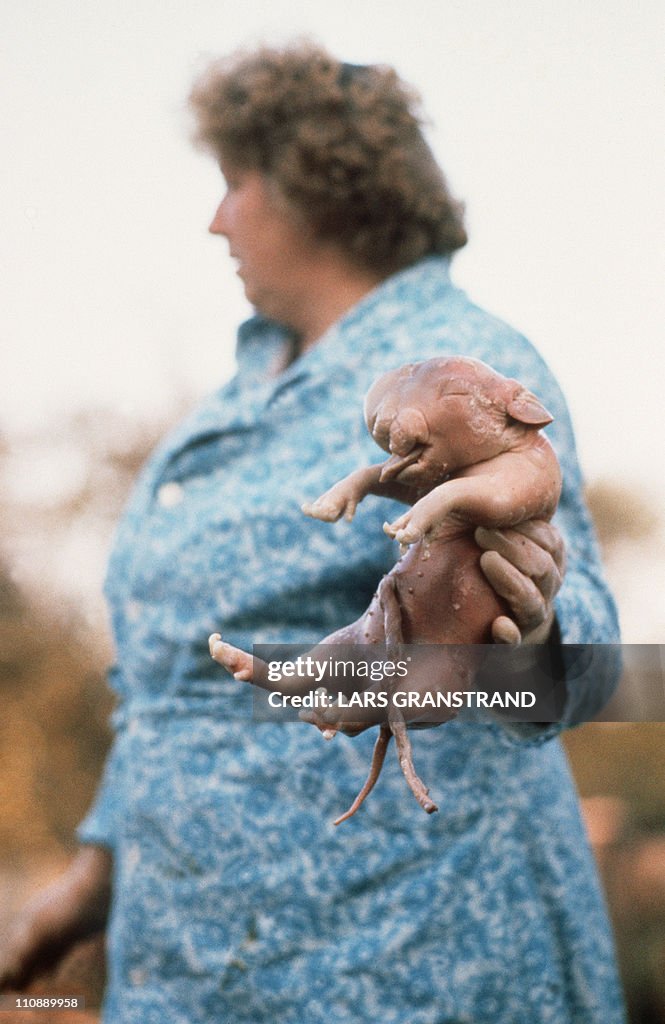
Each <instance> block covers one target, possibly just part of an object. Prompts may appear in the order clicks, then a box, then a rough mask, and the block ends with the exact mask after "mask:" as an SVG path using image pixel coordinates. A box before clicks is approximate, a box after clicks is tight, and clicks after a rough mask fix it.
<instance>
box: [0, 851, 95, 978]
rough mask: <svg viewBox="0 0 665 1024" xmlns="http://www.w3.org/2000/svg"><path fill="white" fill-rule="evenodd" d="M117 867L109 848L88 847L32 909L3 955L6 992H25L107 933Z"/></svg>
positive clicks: (0, 975)
mask: <svg viewBox="0 0 665 1024" xmlns="http://www.w3.org/2000/svg"><path fill="white" fill-rule="evenodd" d="M112 863H113V862H112V855H111V853H110V851H109V850H108V849H106V848H105V847H103V846H84V847H82V848H81V849H80V850H79V852H78V853H77V854H76V856H75V857H74V860H73V861H72V863H71V864H70V866H69V868H68V869H67V870H66V871H65V873H64V874H63V875H61V877H60V878H58V879H56V881H55V882H52V883H51V884H50V885H49V886H47V887H46V888H45V889H43V890H42V891H41V892H39V893H38V894H37V895H36V896H35V897H33V898H32V899H31V900H30V901H29V902H28V903H27V904H26V906H25V907H24V908H23V910H22V911H21V913H20V914H19V915H18V917H17V919H16V920H15V922H14V925H13V927H12V929H11V931H10V934H9V937H8V940H7V942H6V944H5V947H4V949H3V951H2V956H1V958H0V991H2V990H7V989H16V990H18V989H22V988H24V987H25V986H26V985H29V984H30V983H31V982H33V981H34V980H35V979H37V978H39V976H40V975H42V974H43V973H45V972H50V971H52V970H53V969H54V968H55V967H57V966H58V965H59V964H60V963H61V962H62V960H63V959H64V958H65V957H66V956H67V954H68V953H69V952H70V951H71V950H72V948H73V947H74V946H75V945H76V943H77V942H79V941H80V940H81V939H85V938H87V937H88V936H90V935H92V934H94V933H95V932H98V931H101V930H103V929H104V928H105V926H106V922H107V919H108V913H109V907H110V903H111V870H112Z"/></svg>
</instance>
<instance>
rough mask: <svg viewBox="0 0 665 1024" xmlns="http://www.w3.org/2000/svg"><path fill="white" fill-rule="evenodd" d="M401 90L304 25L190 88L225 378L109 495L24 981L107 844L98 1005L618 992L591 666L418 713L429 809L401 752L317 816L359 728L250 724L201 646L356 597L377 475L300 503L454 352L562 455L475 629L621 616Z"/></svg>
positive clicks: (426, 1009) (544, 1008)
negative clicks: (457, 275)
mask: <svg viewBox="0 0 665 1024" xmlns="http://www.w3.org/2000/svg"><path fill="white" fill-rule="evenodd" d="M414 104H415V100H414V97H413V96H412V95H411V93H410V92H409V91H408V90H407V89H406V87H405V86H404V85H403V84H402V83H401V82H400V81H399V79H398V78H397V76H396V75H395V73H394V72H393V71H391V70H389V69H384V68H378V67H358V66H353V65H345V64H340V63H339V62H338V61H336V60H334V59H333V58H332V57H330V56H329V55H328V54H327V53H325V52H324V51H322V50H319V49H317V48H314V47H309V46H296V47H292V48H286V49H284V50H274V51H273V50H267V49H263V50H259V51H257V52H255V53H250V54H247V55H240V56H237V57H234V58H232V59H230V60H228V61H225V62H222V63H221V64H219V65H216V66H214V67H213V68H211V69H210V71H209V72H208V74H207V75H206V76H205V78H204V79H203V80H202V81H201V82H200V83H199V85H198V86H197V87H196V89H195V90H194V93H193V105H194V109H195V111H196V113H197V117H198V124H199V137H200V139H201V140H202V141H203V142H204V143H205V144H206V145H207V146H208V147H209V148H211V149H212V151H213V152H214V153H215V155H216V156H217V158H218V159H219V160H220V164H221V168H222V172H223V174H224V177H225V179H226V183H227V193H226V196H225V198H224V199H223V201H222V203H221V204H220V206H219V209H218V210H217V213H216V214H215V217H214V219H213V221H212V224H211V227H210V230H211V231H212V232H213V233H215V234H219V235H220V236H222V237H224V238H226V240H227V241H228V243H229V249H230V253H231V255H232V256H233V257H234V258H235V259H236V260H237V261H238V274H239V276H240V278H241V280H242V281H243V284H244V287H245V292H246V294H247V297H248V298H249V299H250V301H251V302H252V303H253V304H254V305H255V307H256V309H257V316H256V317H254V318H253V319H252V320H250V321H248V323H246V324H244V325H243V326H242V328H241V329H240V333H239V341H238V374H237V376H236V377H235V378H234V380H233V381H232V382H231V383H230V384H228V385H227V386H226V387H224V388H223V389H222V390H221V391H219V392H217V393H215V394H213V395H212V396H211V397H210V399H209V400H208V401H207V402H206V403H204V404H203V405H202V406H201V407H200V408H199V409H198V410H197V411H196V412H195V413H194V414H193V415H192V416H190V417H189V419H188V420H187V421H186V422H185V423H184V424H182V425H181V426H180V427H179V428H177V429H176V430H175V431H174V433H173V434H172V435H171V436H170V437H169V438H167V440H166V441H165V442H164V443H163V444H162V446H161V447H160V448H159V449H158V451H157V452H156V454H155V456H154V457H153V459H152V460H151V462H150V464H149V465H148V467H147V468H146V469H145V471H144V473H143V475H142V477H141V479H140V481H139V483H138V485H137V488H136V491H135V493H134V496H133V498H132V501H131V503H130V505H129V508H128V510H127V512H126V514H125V517H124V519H123V521H122V523H121V525H120V528H119V531H118V535H117V538H116V542H115V546H114V551H113V554H112V558H111V563H110V568H109V574H108V580H107V596H108V599H109V602H110V607H111V611H112V617H113V628H114V633H115V639H116V645H117V666H116V668H115V670H114V674H113V685H114V686H115V688H116V689H117V692H118V694H119V696H120V699H121V703H120V707H119V710H118V712H117V713H116V720H115V724H116V728H117V738H116V743H115V746H114V749H113V752H112V756H111V758H110V761H109V764H108V766H107V772H106V778H105V780H104V784H103V786H102V790H101V792H100V796H99V799H98V801H97V803H96V805H95V807H94V808H93V810H92V811H91V813H90V815H89V816H88V818H87V819H86V821H85V822H84V823H83V825H82V826H81V829H80V838H81V841H82V844H83V846H82V851H81V853H80V854H79V855H78V857H77V858H76V860H75V862H74V865H73V867H72V869H71V870H70V872H69V873H68V875H67V876H65V879H64V880H63V881H62V882H61V883H59V885H60V888H59V889H55V890H50V891H49V892H48V893H47V895H46V897H44V898H43V900H42V903H41V904H40V907H38V908H37V909H36V910H35V909H34V908H33V910H32V911H31V912H29V913H28V914H27V916H26V917H25V918H24V925H23V933H22V937H21V935H19V936H18V938H17V939H16V941H15V943H14V946H13V952H12V954H11V957H10V963H9V964H8V967H7V970H6V972H5V977H6V979H8V980H9V981H10V982H11V981H13V982H14V983H17V982H21V981H23V980H25V978H26V977H28V976H29V975H30V973H31V971H33V972H34V970H35V969H36V968H38V967H39V964H40V963H41V962H42V960H43V957H44V951H45V948H47V947H48V948H50V949H51V950H53V949H54V948H56V947H57V950H58V951H59V950H61V949H62V948H63V946H64V945H66V943H67V942H68V941H70V940H71V938H72V936H75V935H80V934H83V933H85V932H86V931H90V930H91V929H93V928H94V927H98V926H99V925H100V924H101V923H102V921H103V920H104V919H105V917H106V914H107V911H108V907H109V892H110V881H111V879H110V872H111V869H112V888H113V893H114V897H113V901H112V909H111V914H110V921H109V927H108V949H109V988H108V995H107V1000H106V1006H105V1016H104V1020H105V1021H108V1022H113V1024H128V1022H132V1024H134V1022H139V1021H140V1022H141V1024H150V1022H152V1021H154V1022H159V1024H163V1022H170V1021H172V1022H174V1024H175V1022H178V1024H185V1022H186V1024H196V1022H212V1021H215V1022H217V1021H224V1022H227V1021H228V1022H231V1021H232V1022H240V1021H252V1022H253V1024H256V1022H259V1021H277V1020H278V1021H280V1022H281V1024H289V1022H307V1024H316V1022H318V1021H326V1022H332V1021H339V1022H351V1021H354V1022H356V1021H357V1022H361V1021H375V1020H378V1019H381V1020H383V1021H396V1022H400V1024H401V1022H405V1021H408V1022H409V1024H426V1022H427V1024H433V1022H437V1024H440V1022H444V1021H447V1022H453V1021H455V1022H461V1021H473V1022H474V1024H482V1022H490V1021H491V1022H492V1024H502V1022H504V1024H518V1022H522V1021H523V1022H524V1024H527V1022H528V1024H536V1022H541V1021H543V1022H544V1021H556V1022H557V1024H564V1022H567V1021H569V1022H571V1024H572V1022H573V1021H574V1022H575V1024H582V1022H598V1024H600V1022H602V1024H613V1022H619V1021H620V1020H621V1019H622V1012H621V1001H620V995H619V992H618V986H617V980H616V976H615V971H614V965H613V957H612V949H611V941H610V939H609V934H608V929H607V923H606V920H605V916H604V910H603V907H602V901H601V899H600V897H599V894H598V890H597V884H596V881H595V876H594V872H593V866H592V862H591V856H590V853H589V850H588V848H587V845H586V841H585V838H584V835H583V830H582V828H581V824H580V820H579V815H578V811H577V807H576V800H575V796H574V792H573V789H572V786H571V783H570V779H569V777H568V773H567V769H566V766H565V761H564V757H563V754H562V751H561V748H560V746H559V744H558V741H557V740H556V738H554V737H555V734H556V733H557V732H558V731H559V729H560V728H561V727H562V726H563V725H569V724H573V723H574V722H575V721H578V720H580V719H581V718H583V717H584V716H585V715H588V714H590V713H593V711H594V710H595V709H596V708H597V707H598V706H599V705H600V704H602V703H603V701H604V699H605V698H606V696H607V691H608V689H609V687H611V685H612V683H613V681H614V680H613V678H612V672H611V671H609V672H606V673H602V672H601V673H597V674H595V675H594V674H591V673H587V674H586V675H585V676H584V678H583V679H581V680H579V681H571V680H569V685H568V688H567V697H566V704H565V707H564V709H563V713H562V722H561V723H557V724H555V725H550V726H539V725H526V724H525V725H519V724H518V725H502V724H501V723H495V724H492V725H482V726H481V725H479V724H473V723H469V722H467V723H464V722H460V721H455V722H452V723H450V724H448V725H446V726H445V727H443V728H440V729H433V730H429V731H427V732H425V733H418V734H417V736H416V738H415V741H414V745H415V746H416V752H417V759H418V766H419V771H420V772H421V773H422V775H423V777H424V778H426V779H427V780H428V781H430V782H431V784H432V786H435V787H436V793H437V796H438V797H439V798H440V804H441V813H440V814H439V815H438V816H436V818H434V819H432V818H426V817H425V815H423V814H422V812H421V811H420V809H419V808H418V807H417V806H415V802H413V801H411V799H410V796H409V794H408V793H407V792H406V790H405V787H404V785H403V779H402V777H401V773H400V772H399V767H398V766H397V765H396V764H393V765H389V766H387V767H386V769H385V770H384V774H383V775H382V778H381V781H380V784H379V785H378V786H377V788H376V790H375V792H374V793H373V794H372V800H371V802H368V803H367V805H366V806H365V807H364V808H363V810H362V812H361V813H359V814H358V815H357V816H356V817H355V818H354V819H353V820H352V821H350V822H348V823H347V824H346V825H345V826H344V829H342V830H337V831H335V830H334V829H333V828H332V826H331V824H330V822H331V820H332V818H333V817H334V815H335V814H336V813H337V812H338V810H339V809H340V807H343V806H344V805H345V803H346V804H348V803H349V802H350V799H351V797H352V796H353V795H355V792H356V791H357V788H358V784H359V781H361V779H362V778H363V777H364V772H365V769H366V765H367V763H368V758H369V754H370V750H371V746H372V742H373V736H372V735H371V731H369V732H367V733H365V734H363V735H361V736H359V737H358V738H356V739H353V740H349V739H347V738H346V737H343V736H338V737H337V738H336V739H335V742H334V743H329V744H326V743H324V742H323V741H322V740H321V737H320V735H319V734H318V732H317V731H316V730H314V729H311V728H310V727H307V726H303V725H300V724H294V725H289V726H285V725H276V724H273V723H256V722H253V721H252V720H251V694H250V693H249V689H250V688H249V687H243V686H240V685H238V684H233V683H229V681H228V677H227V678H226V679H225V678H224V677H223V676H222V673H221V671H220V670H219V668H218V667H217V666H216V665H215V664H214V663H213V662H212V661H211V660H210V658H209V655H208V651H207V636H208V634H209V633H210V632H212V631H213V630H215V629H218V628H219V627H220V626H221V627H222V630H223V632H224V635H225V637H226V638H227V639H228V640H230V641H231V642H232V643H233V644H236V645H238V646H240V647H247V646H249V645H250V644H252V643H311V642H312V641H314V640H316V639H317V638H319V637H320V636H323V635H325V634H327V633H329V632H331V631H332V630H333V629H335V628H337V627H339V626H340V625H341V624H342V623H344V622H349V621H352V620H353V619H355V618H356V617H357V616H358V614H359V613H360V612H361V611H362V610H363V609H364V608H365V607H366V605H367V603H368V599H369V597H370V595H371V593H372V591H373V588H374V586H375V584H376V581H377V579H378V578H380V576H381V575H382V574H383V573H384V572H385V570H386V569H387V567H388V566H389V565H391V564H392V562H393V561H394V550H393V547H392V545H391V543H390V542H389V541H388V539H387V538H386V537H385V535H384V534H383V532H382V530H381V523H382V522H383V520H384V519H386V518H389V517H390V515H391V511H392V509H391V508H390V506H389V505H386V503H385V502H383V503H382V502H380V501H379V500H378V499H368V500H367V501H366V502H364V503H363V505H362V507H361V508H360V509H359V511H358V513H357V516H356V519H355V521H354V523H353V525H352V526H349V525H348V524H344V523H340V524H336V525H334V526H331V525H329V524H322V523H316V522H311V521H306V520H304V518H303V517H302V516H301V514H300V512H299V505H300V502H301V501H302V500H305V499H311V498H313V497H315V496H317V495H318V494H319V493H321V491H322V490H323V489H325V487H326V486H328V485H329V484H330V483H331V482H332V481H334V480H337V479H340V478H341V477H342V476H344V475H345V474H346V473H348V472H349V471H350V470H351V469H354V468H356V467H357V466H358V465H361V464H362V463H363V462H367V463H368V462H374V461H376V452H375V450H374V445H373V442H372V441H371V438H369V436H368V435H367V432H366V430H365V427H364V424H363V422H362V414H361V409H362V396H363V395H364V393H365V391H366V390H367V388H368V387H369V385H370V384H371V382H372V381H373V380H374V379H375V378H376V377H377V376H378V375H379V374H380V373H382V372H383V371H385V370H386V369H389V368H390V367H393V366H398V365H400V364H402V363H405V362H408V361H413V360H414V359H426V358H429V357H430V356H435V355H446V354H451V353H462V354H465V355H471V356H475V357H478V358H480V359H483V360H485V361H486V362H489V363H490V364H492V365H494V366H495V367H496V368H497V369H498V370H500V371H501V372H502V373H506V374H508V375H511V376H516V377H518V378H519V379H520V380H521V381H522V382H523V383H525V384H526V385H527V386H528V387H531V388H532V389H533V390H534V391H536V392H537V394H538V395H539V396H540V397H541V398H542V399H543V401H544V402H545V403H546V404H547V406H548V408H549V409H550V410H551V412H552V413H553V414H554V416H555V423H554V425H553V429H552V430H551V432H550V437H551V440H552V442H553V444H554V445H555V447H556V449H557V453H558V455H559V458H560V461H561V464H562V468H563V473H564V480H565V488H564V494H563V497H562V501H561V506H560V511H559V514H558V519H557V522H558V525H559V528H560V530H561V533H562V535H563V537H564V538H565V543H566V546H567V549H568V570H567V576H566V580H565V582H564V584H563V586H562V588H561V590H560V592H559V593H558V595H557V596H556V600H553V598H554V595H555V593H556V591H557V588H558V585H559V582H560V571H559V570H560V567H561V566H560V560H561V557H560V550H559V548H558V541H557V535H556V534H555V533H554V532H552V531H551V530H550V529H549V528H547V527H546V526H545V525H544V524H541V525H538V524H536V526H535V527H532V528H530V529H527V530H525V532H524V533H521V534H520V533H517V532H515V531H507V532H506V533H505V535H499V534H491V535H488V534H487V532H483V531H480V533H479V535H478V539H479V542H480V543H482V545H483V546H485V547H487V548H490V549H493V550H489V551H488V552H487V553H486V554H485V555H484V556H483V565H484V568H485V571H486V573H487V575H488V578H489V579H490V581H491V582H492V585H493V586H494V587H495V589H496V590H497V592H499V593H501V594H502V595H503V596H505V597H506V598H507V599H508V601H509V604H510V606H511V607H512V610H513V613H514V616H515V619H516V624H515V623H514V622H511V620H509V619H506V618H502V619H500V620H497V621H496V623H495V624H494V634H495V637H496V639H499V640H507V639H508V640H510V639H515V638H516V636H517V635H518V634H517V630H518V627H519V629H520V630H521V631H522V633H523V634H524V639H525V640H529V641H531V642H534V643H536V642H543V641H545V640H547V639H549V641H550V643H551V644H552V645H553V646H556V645H557V644H558V642H559V636H560V637H561V639H562V640H563V641H564V642H568V643H569V642H573V643H589V644H591V643H596V644H603V643H605V642H607V641H611V640H614V639H615V638H616V630H617V627H616V617H615V612H614V607H613V604H612V601H611V598H610V596H609V595H608V593H607V590H606V588H605V585H604V583H603V580H602V576H601V574H600V569H599V565H598V559H597V552H596V548H595V544H594V540H593V537H592V533H591V528H590V525H589V522H588V518H587V515H586V512H585V510H584V507H583V504H582V500H581V482H580V477H579V471H578V468H577V464H576V460H575V453H574V442H573V438H572V433H571V428H570V423H569V419H568V415H567V412H566V409H565V405H564V402H563V399H562V397H561V394H560V392H559V390H558V388H557V386H556V384H555V382H554V381H553V379H552V377H551V376H550V374H549V371H548V370H547V368H546V366H545V365H544V363H543V362H542V360H541V359H540V357H539V356H538V355H537V353H536V352H535V351H534V349H533V348H532V347H531V346H530V345H529V343H528V342H527V341H526V340H525V339H524V338H522V337H521V336H519V335H518V334H517V333H516V332H515V331H513V330H512V329H511V328H509V327H507V326H506V325H505V324H503V323H501V322H499V321H497V320H495V319H494V318H492V317H491V316H489V315H488V314H487V313H485V312H484V311H482V310H481V309H479V308H477V307H476V306H474V305H472V304H471V303H470V301H469V300H468V299H467V297H466V296H465V295H464V294H463V293H462V292H460V291H459V290H458V289H456V288H455V287H454V286H453V285H452V284H451V282H450V278H449V274H448V264H449V259H450V255H451V253H452V252H454V251H455V250H456V249H458V248H459V247H460V246H462V245H463V244H464V243H465V240H466V236H465V233H464V228H463V224H462V219H461V210H460V207H459V206H458V205H457V204H456V203H455V202H454V201H453V200H452V198H451V197H450V195H449V193H448V191H447V188H446V186H445V182H444V180H443V178H442V175H441V172H440V170H439V168H438V167H437V165H436V163H435V161H434V159H433V157H432V155H431V153H430V151H429V149H428V148H427V145H426V143H425V141H424V139H423V136H422V134H421V129H420V124H419V121H418V117H417V116H416V114H415V113H414ZM503 556H506V557H507V559H508V561H506V560H505V559H504V557H503ZM534 581H536V582H534ZM536 583H537V584H538V585H536ZM555 612H556V621H555V620H554V613H555ZM546 740H547V741H549V742H545V741H546Z"/></svg>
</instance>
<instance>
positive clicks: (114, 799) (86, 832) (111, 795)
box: [76, 706, 126, 850]
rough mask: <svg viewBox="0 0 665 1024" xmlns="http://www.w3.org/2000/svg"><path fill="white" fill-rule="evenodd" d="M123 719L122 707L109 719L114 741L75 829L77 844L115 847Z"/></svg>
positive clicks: (121, 783) (119, 817)
mask: <svg viewBox="0 0 665 1024" xmlns="http://www.w3.org/2000/svg"><path fill="white" fill-rule="evenodd" d="M125 717H126V716H125V714H124V711H123V708H122V706H120V707H119V708H117V709H116V710H115V711H114V712H113V715H112V716H111V722H112V725H113V729H114V732H115V739H114V741H113V745H112V747H111V749H110V751H109V753H108V757H107V759H106V764H105V766H104V771H103V773H102V778H101V780H100V784H99V788H98V790H97V794H96V796H95V799H94V801H93V804H92V806H91V808H90V810H89V811H88V813H87V815H86V816H85V818H84V819H83V821H82V822H81V824H80V825H79V826H78V828H77V830H76V835H77V837H78V839H79V842H81V843H89V844H92V845H95V846H107V847H108V848H109V849H111V850H113V848H114V847H115V845H116V838H117V834H118V826H119V824H120V822H121V821H122V814H123V811H122V806H123V795H124V793H125V762H126V754H125V739H126V729H125Z"/></svg>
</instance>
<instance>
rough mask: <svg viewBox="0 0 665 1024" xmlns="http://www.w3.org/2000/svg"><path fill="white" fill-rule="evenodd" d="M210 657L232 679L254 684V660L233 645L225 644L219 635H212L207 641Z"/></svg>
mask: <svg viewBox="0 0 665 1024" xmlns="http://www.w3.org/2000/svg"><path fill="white" fill-rule="evenodd" d="M208 646H209V648H210V656H211V657H212V658H214V660H215V661H217V662H219V664H220V665H223V666H224V668H225V669H228V671H229V672H230V673H231V675H232V676H233V678H234V679H239V680H242V682H245V683H252V682H254V668H255V665H254V658H253V657H252V655H251V654H248V653H247V651H241V650H240V648H239V647H234V646H233V644H227V643H225V642H224V641H223V640H222V638H221V636H220V635H219V633H213V634H212V636H211V637H210V638H209V639H208Z"/></svg>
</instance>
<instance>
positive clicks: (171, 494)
mask: <svg viewBox="0 0 665 1024" xmlns="http://www.w3.org/2000/svg"><path fill="white" fill-rule="evenodd" d="M184 496H185V492H184V491H183V489H182V487H181V486H180V484H177V483H176V482H175V480H171V481H170V482H169V483H168V484H162V486H161V487H160V488H159V490H158V491H157V501H158V502H159V504H160V505H161V506H162V508H173V506H174V505H179V504H180V502H181V501H182V499H183V498H184Z"/></svg>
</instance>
